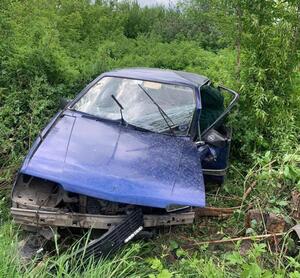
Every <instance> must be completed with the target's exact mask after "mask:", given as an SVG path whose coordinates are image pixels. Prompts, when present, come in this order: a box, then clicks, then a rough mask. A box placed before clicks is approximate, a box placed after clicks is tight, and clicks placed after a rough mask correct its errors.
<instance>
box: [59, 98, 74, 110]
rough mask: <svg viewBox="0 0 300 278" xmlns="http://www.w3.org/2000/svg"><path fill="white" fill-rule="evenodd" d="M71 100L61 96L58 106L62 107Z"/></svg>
mask: <svg viewBox="0 0 300 278" xmlns="http://www.w3.org/2000/svg"><path fill="white" fill-rule="evenodd" d="M71 101H72V100H71V99H69V98H64V97H63V98H61V99H60V102H59V107H60V108H61V109H64V108H65V107H66V106H67V105H68V104H69V103H70V102H71Z"/></svg>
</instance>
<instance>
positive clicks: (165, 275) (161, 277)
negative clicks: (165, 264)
mask: <svg viewBox="0 0 300 278" xmlns="http://www.w3.org/2000/svg"><path fill="white" fill-rule="evenodd" d="M172 276H173V275H172V273H171V272H169V270H167V269H163V270H162V271H161V272H160V273H159V274H158V275H157V276H156V277H157V278H171V277H172Z"/></svg>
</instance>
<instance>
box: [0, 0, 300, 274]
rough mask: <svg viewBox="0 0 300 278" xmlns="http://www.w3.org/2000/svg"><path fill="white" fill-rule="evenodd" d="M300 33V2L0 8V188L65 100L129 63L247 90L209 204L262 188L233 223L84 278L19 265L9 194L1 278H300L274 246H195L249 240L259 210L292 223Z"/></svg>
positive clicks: (2, 204)
mask: <svg viewBox="0 0 300 278" xmlns="http://www.w3.org/2000/svg"><path fill="white" fill-rule="evenodd" d="M228 2H230V3H228ZM299 25H300V6H299V1H297V0H286V1H277V0H264V1H261V0H252V1H250V0H234V1H222V0H212V1H208V0H191V1H188V2H185V3H181V4H179V6H178V7H177V8H176V9H167V8H163V7H153V8H144V9H142V8H140V7H139V6H138V5H137V4H136V3H129V2H119V3H118V2H117V1H101V0H96V1H95V4H90V1H87V0H76V1H73V0H60V1H55V0H50V1H49V0H27V1H19V0H15V1H11V0H1V1H0V37H1V40H0V186H1V185H3V187H4V186H5V185H11V183H12V181H13V177H14V174H15V172H16V171H17V169H18V167H19V166H20V165H21V162H22V159H23V157H24V155H25V154H26V152H27V151H28V149H29V148H30V145H31V144H32V141H33V140H34V138H35V137H36V136H37V134H38V132H39V131H40V129H41V128H42V127H43V126H44V125H45V124H46V123H47V121H48V120H49V119H50V118H51V116H52V115H53V114H54V113H55V111H57V110H58V106H59V99H60V98H61V97H62V96H64V97H74V96H75V95H76V94H77V93H78V92H79V91H80V90H81V89H82V88H83V87H84V86H85V85H86V84H87V83H88V82H89V81H90V80H92V79H93V78H94V77H95V76H97V75H99V74H101V73H102V72H104V71H106V70H109V69H112V68H118V67H131V66H143V67H158V68H171V69H179V70H186V71H192V72H196V73H200V74H203V75H207V76H209V77H210V78H211V79H212V80H214V82H215V83H217V84H218V83H219V84H220V83H222V84H224V85H226V86H228V87H230V88H233V89H235V90H236V91H238V92H240V93H241V99H240V102H239V109H238V112H237V113H234V115H233V116H232V117H231V118H230V121H231V123H232V126H233V127H234V142H233V149H232V158H231V160H232V167H231V169H230V172H229V177H228V180H227V182H226V184H225V185H224V186H223V187H222V188H221V189H220V190H218V191H217V192H216V193H214V194H211V195H209V197H208V203H209V204H210V205H215V206H227V207H229V206H239V205H240V204H241V197H242V196H243V193H244V191H245V189H246V188H248V187H249V186H250V185H251V184H253V183H255V185H256V186H255V189H253V191H252V192H251V194H250V195H249V196H248V197H247V199H246V200H244V201H243V205H242V206H241V209H240V210H238V211H237V212H236V213H235V214H234V215H233V217H231V218H230V219H227V220H223V221H222V220H205V221H204V220H203V223H198V224H195V225H194V226H193V227H185V228H178V229H175V230H174V232H173V230H172V231H171V232H170V233H169V232H168V233H164V234H162V235H161V236H160V237H159V238H158V239H155V240H154V241H151V242H147V243H134V244H132V245H131V246H129V247H128V248H126V249H125V250H123V251H122V252H120V253H119V254H117V255H116V257H114V258H112V259H109V260H104V261H100V262H99V263H97V264H90V265H88V266H87V268H86V269H85V270H84V272H83V273H82V272H80V271H79V269H78V268H76V267H73V268H71V267H70V266H69V265H68V264H66V263H65V262H66V258H67V256H68V254H65V253H63V254H60V255H57V254H54V256H53V257H50V258H48V259H46V260H45V261H44V262H43V264H36V263H35V262H33V263H32V264H30V265H27V266H23V265H22V264H21V263H20V262H19V260H18V256H17V245H16V244H17V241H18V237H20V236H21V233H20V232H19V231H18V227H17V226H16V225H14V224H13V223H12V222H11V219H10V216H9V192H8V190H5V189H3V190H2V191H1V193H0V225H1V227H0V276H1V277H18V276H22V277H23V276H25V277H26V276H28V277H36V276H40V277H43V276H46V277H48V276H49V277H52V276H53V277H79V276H82V275H84V276H87V277H127V276H129V277H151V278H152V277H157V278H167V277H223V276H226V277H227V276H228V277H240V276H242V277H273V276H276V275H277V276H276V277H281V276H284V275H287V273H290V277H299V276H300V262H299V260H298V259H293V258H291V257H288V256H287V255H286V254H285V253H284V252H272V251H271V250H270V249H269V248H268V245H267V244H265V243H257V244H254V245H253V247H252V249H251V250H250V251H249V252H248V253H247V255H245V256H241V255H240V253H239V252H238V248H239V244H238V245H237V246H236V247H235V248H234V249H235V250H232V248H230V247H228V246H218V248H214V249H212V248H211V247H208V246H206V245H198V244H197V242H200V241H202V240H206V239H208V238H209V237H210V236H216V237H218V238H222V237H234V236H239V235H241V234H245V232H246V231H245V229H244V228H243V217H244V209H245V208H246V207H247V205H249V204H250V203H251V204H252V205H253V206H254V207H256V208H259V209H262V210H267V211H272V212H275V213H280V214H282V215H284V216H285V217H286V219H287V220H288V221H289V222H291V223H292V222H293V221H294V220H293V219H292V218H291V216H290V215H291V214H290V213H291V208H290V204H289V202H290V198H291V196H290V193H291V191H292V190H295V189H298V190H300V170H299V163H300V148H299V133H300V132H299V131H300V130H299V129H300V113H299V107H300V75H299V57H300V56H299V55H300V39H299V28H300V26H299ZM203 224H205V225H203ZM248 232H249V231H248ZM250 232H251V233H255V227H253V229H252V230H251V231H250ZM190 241H192V242H193V244H192V245H191V244H190ZM70 252H71V251H70ZM70 252H69V253H70ZM49 269H51V270H49Z"/></svg>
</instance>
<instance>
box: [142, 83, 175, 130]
mask: <svg viewBox="0 0 300 278" xmlns="http://www.w3.org/2000/svg"><path fill="white" fill-rule="evenodd" d="M138 86H139V87H140V88H141V89H142V91H143V92H144V93H145V94H146V96H147V97H148V98H149V99H150V100H151V101H152V102H153V104H154V105H155V106H156V107H157V109H158V111H159V113H160V115H161V116H162V118H163V119H164V121H165V122H166V124H167V126H168V128H169V129H170V131H171V132H172V133H173V135H175V133H174V130H173V129H172V126H171V125H170V123H169V122H168V120H169V121H170V122H171V123H172V125H173V126H175V124H174V123H173V121H172V120H171V118H170V117H169V116H168V115H167V113H166V112H165V111H164V110H163V109H162V108H161V107H160V105H159V104H158V103H157V102H156V101H155V100H154V99H153V98H152V97H151V96H150V94H149V93H148V92H147V90H146V89H145V88H144V87H143V86H142V85H140V84H138Z"/></svg>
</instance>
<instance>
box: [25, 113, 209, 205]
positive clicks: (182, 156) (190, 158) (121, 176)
mask: <svg viewBox="0 0 300 278" xmlns="http://www.w3.org/2000/svg"><path fill="white" fill-rule="evenodd" d="M69 114H70V113H69ZM31 155H32V154H31ZM21 173H24V174H29V175H33V176H36V177H40V178H44V179H48V180H52V181H55V182H57V183H60V184H61V185H62V186H63V188H64V189H65V190H66V191H70V192H75V193H79V194H84V195H87V196H91V197H95V198H100V199H106V200H110V201H115V202H122V203H129V204H136V205H143V206H152V207H160V208H164V207H166V206H168V205H171V204H176V205H191V206H199V207H203V206H205V188H204V181H203V175H202V170H201V163H200V153H199V152H198V151H197V148H196V146H195V145H194V144H193V143H192V142H191V141H190V139H189V138H187V137H174V136H169V135H163V134H156V133H151V132H142V131H138V130H134V129H132V128H129V127H124V126H121V125H119V123H113V122H102V121H95V120H93V119H87V118H84V117H82V115H81V114H79V113H76V112H74V113H73V114H72V115H68V114H65V115H63V116H62V117H61V118H60V119H59V120H57V121H56V123H55V124H54V126H53V127H52V128H51V129H50V131H49V132H48V134H47V136H46V137H45V139H44V140H43V141H42V142H41V143H40V145H39V147H38V148H37V150H36V151H35V152H34V154H33V155H32V157H31V158H28V159H27V160H26V161H25V163H24V165H23V167H22V169H21Z"/></svg>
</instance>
